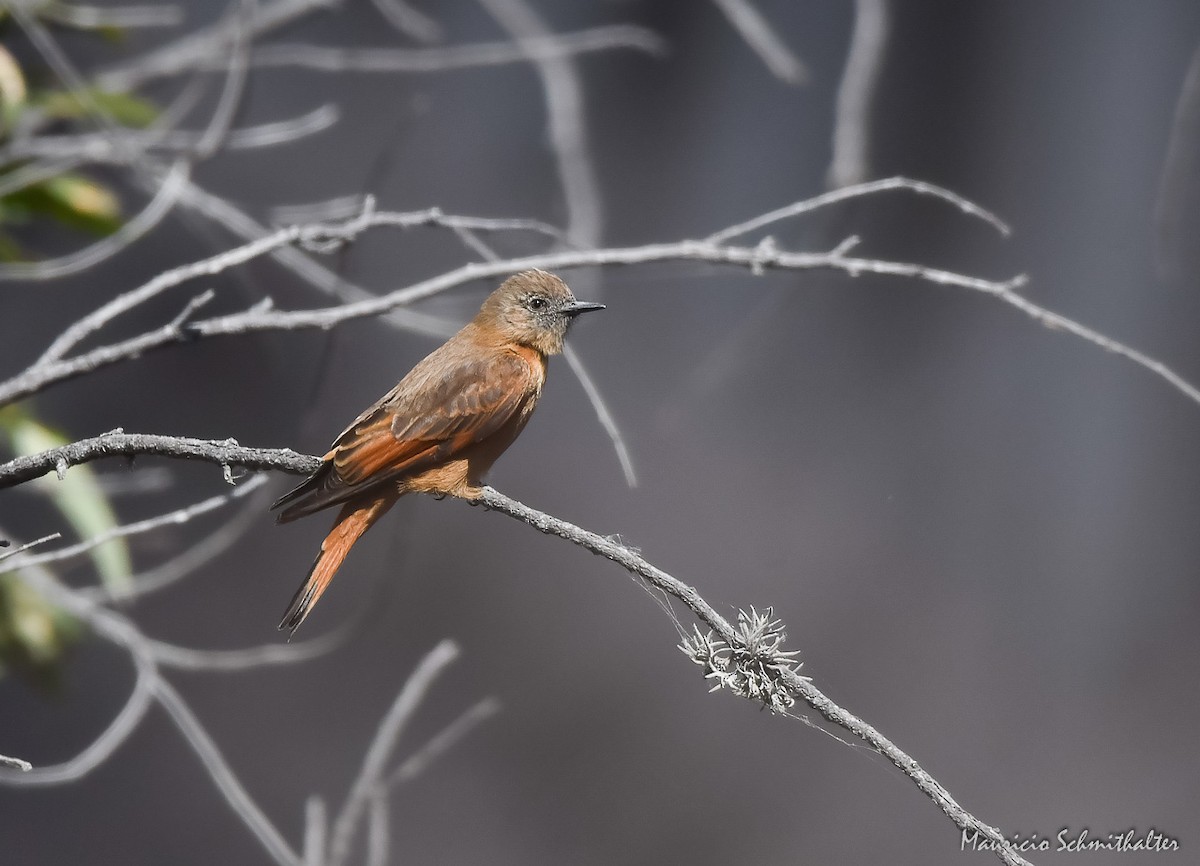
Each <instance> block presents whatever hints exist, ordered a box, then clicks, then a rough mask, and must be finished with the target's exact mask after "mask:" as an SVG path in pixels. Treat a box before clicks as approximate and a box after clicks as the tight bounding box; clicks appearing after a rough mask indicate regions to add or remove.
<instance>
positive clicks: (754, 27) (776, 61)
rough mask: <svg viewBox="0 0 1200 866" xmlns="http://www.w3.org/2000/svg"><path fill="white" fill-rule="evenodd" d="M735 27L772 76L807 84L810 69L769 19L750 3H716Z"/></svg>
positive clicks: (744, 0)
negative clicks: (777, 33) (768, 21)
mask: <svg viewBox="0 0 1200 866" xmlns="http://www.w3.org/2000/svg"><path fill="white" fill-rule="evenodd" d="M713 3H715V4H716V6H717V8H718V9H720V10H721V12H722V13H724V15H725V17H726V18H728V19H729V23H730V24H732V25H733V29H734V30H736V31H737V32H738V34H739V35H740V36H741V37H742V39H744V40H745V42H746V44H747V45H749V46H750V48H751V49H752V50H753V51H754V53H755V54H757V55H758V56H759V59H760V60H762V62H763V63H764V64H766V67H767V69H769V70H771V74H772V75H774V76H775V77H776V78H778V79H779V80H780V81H784V82H786V83H788V84H804V83H805V82H806V81H808V70H807V69H805V68H804V62H803V61H802V60H801V59H800V58H799V57H797V56H796V55H795V54H794V53H792V50H791V49H790V48H788V47H787V45H785V44H784V42H783V40H782V39H780V38H779V37H778V36H777V35H776V34H775V31H774V30H772V29H771V25H770V24H768V23H767V19H766V18H764V17H763V15H762V13H761V12H759V11H758V9H756V8H755V7H754V5H753V4H752V3H751V2H750V0H713Z"/></svg>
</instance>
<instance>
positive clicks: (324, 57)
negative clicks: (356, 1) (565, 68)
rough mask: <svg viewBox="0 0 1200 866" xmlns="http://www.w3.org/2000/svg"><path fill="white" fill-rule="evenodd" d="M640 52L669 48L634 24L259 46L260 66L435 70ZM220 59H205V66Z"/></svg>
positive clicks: (657, 53)
mask: <svg viewBox="0 0 1200 866" xmlns="http://www.w3.org/2000/svg"><path fill="white" fill-rule="evenodd" d="M613 50H630V51H640V52H642V53H644V54H649V55H651V56H652V57H661V56H663V55H664V54H665V53H666V44H665V43H664V42H663V40H662V39H661V38H660V37H659V36H658V35H657V34H656V33H654V32H653V31H651V30H647V29H645V28H644V27H637V26H633V25H629V24H613V25H610V26H606V27H593V28H591V29H588V30H579V31H576V32H574V33H558V34H554V35H551V36H545V37H539V38H531V39H529V40H528V41H526V42H524V43H522V45H521V46H520V47H518V46H516V45H513V43H511V42H476V43H473V44H468V45H451V46H446V47H444V48H335V47H331V46H327V45H267V46H263V47H260V48H256V49H255V50H254V53H253V54H252V55H251V57H250V65H251V66H252V67H254V68H256V69H271V68H297V69H310V70H314V71H317V72H356V73H392V74H395V73H414V74H416V73H431V72H447V71H450V70H454V69H476V68H481V67H488V66H503V65H507V64H510V63H521V62H523V61H527V60H547V61H549V60H562V59H566V58H571V57H575V56H578V55H581V54H593V53H596V52H600V51H613ZM216 64H217V61H215V60H212V59H211V58H210V59H207V60H204V61H201V65H202V68H211V67H213V66H216Z"/></svg>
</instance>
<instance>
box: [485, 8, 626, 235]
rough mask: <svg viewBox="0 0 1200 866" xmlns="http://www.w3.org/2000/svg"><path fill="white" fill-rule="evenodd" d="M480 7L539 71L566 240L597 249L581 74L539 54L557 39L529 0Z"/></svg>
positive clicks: (562, 60)
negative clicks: (539, 46)
mask: <svg viewBox="0 0 1200 866" xmlns="http://www.w3.org/2000/svg"><path fill="white" fill-rule="evenodd" d="M479 3H480V5H481V6H483V8H484V9H486V10H487V11H488V14H490V15H491V16H492V17H493V18H495V19H496V21H497V22H499V24H500V26H501V27H503V28H504V29H505V30H506V31H508V33H509V34H510V35H511V36H512V37H513V38H514V39H515V40H516V42H517V47H518V48H520V49H521V51H522V52H523V53H524V54H526V56H527V57H528V58H529V60H530V61H532V62H533V63H534V65H535V66H536V67H537V73H538V77H539V78H540V79H541V82H542V91H543V93H544V95H545V101H546V114H547V115H548V118H547V119H548V122H549V127H550V145H551V147H552V148H553V150H554V159H555V163H556V165H557V166H558V178H559V183H561V184H562V188H563V198H564V199H565V200H566V205H567V237H568V238H569V239H570V240H571V242H572V243H574V244H576V245H578V246H581V247H596V246H599V245H600V238H601V234H602V232H603V228H604V207H603V204H602V203H601V199H600V184H599V182H598V181H597V180H596V172H595V169H594V168H593V166H592V157H591V154H590V152H589V148H588V140H587V121H586V119H585V117H584V104H583V84H582V82H581V81H580V78H579V72H578V70H577V69H576V68H575V64H574V63H572V62H571V60H570V58H568V57H565V56H560V57H547V56H544V55H539V54H538V53H537V51H536V48H535V43H536V41H537V40H544V39H551V38H553V36H554V34H553V32H552V31H551V30H550V28H548V27H547V26H546V25H545V24H544V23H543V22H542V20H541V18H540V16H539V15H538V14H537V12H536V10H535V9H534V8H533V7H532V6H531V5H530V4H528V3H527V2H525V0H479Z"/></svg>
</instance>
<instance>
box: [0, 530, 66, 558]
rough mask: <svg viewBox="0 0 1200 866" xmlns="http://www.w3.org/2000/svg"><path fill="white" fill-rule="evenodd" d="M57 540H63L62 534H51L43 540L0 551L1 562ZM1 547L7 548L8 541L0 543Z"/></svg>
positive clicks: (44, 536) (43, 537)
mask: <svg viewBox="0 0 1200 866" xmlns="http://www.w3.org/2000/svg"><path fill="white" fill-rule="evenodd" d="M56 538H62V533H61V532H51V533H50V534H49V535H43V536H42V537H41V538H38V539H35V540H33V541H27V542H25V543H24V544H21V545H18V546H17V547H14V548H13V549H12V550H0V562H4V561H5V560H6V559H9V558H10V557H13V556H16V555H17V554H18V553H24V552H25V551H27V550H29V549H30V548H33V547H37V546H38V545H39V544H45V543H46V542H47V541H54V539H56ZM0 547H4V548H7V547H8V541H0Z"/></svg>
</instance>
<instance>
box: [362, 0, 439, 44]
mask: <svg viewBox="0 0 1200 866" xmlns="http://www.w3.org/2000/svg"><path fill="white" fill-rule="evenodd" d="M371 2H373V3H374V4H375V8H376V9H378V10H379V14H380V15H382V16H383V17H384V19H386V20H387V22H388V23H389V24H391V25H392V26H393V27H395V28H396V29H397V30H398V31H400V32H401V33H403V34H404V35H405V36H408V37H409V38H411V39H415V40H417V41H418V42H437V41H438V40H439V39H441V38H442V28H441V27H440V26H439V25H438V23H437V22H436V21H434V20H433V19H432V18H430V17H429V16H428V15H426V14H425V13H424V12H422V11H421V10H420V9H417V8H415V7H414V6H413V5H412V4H411V3H409V2H407V0H371Z"/></svg>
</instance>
